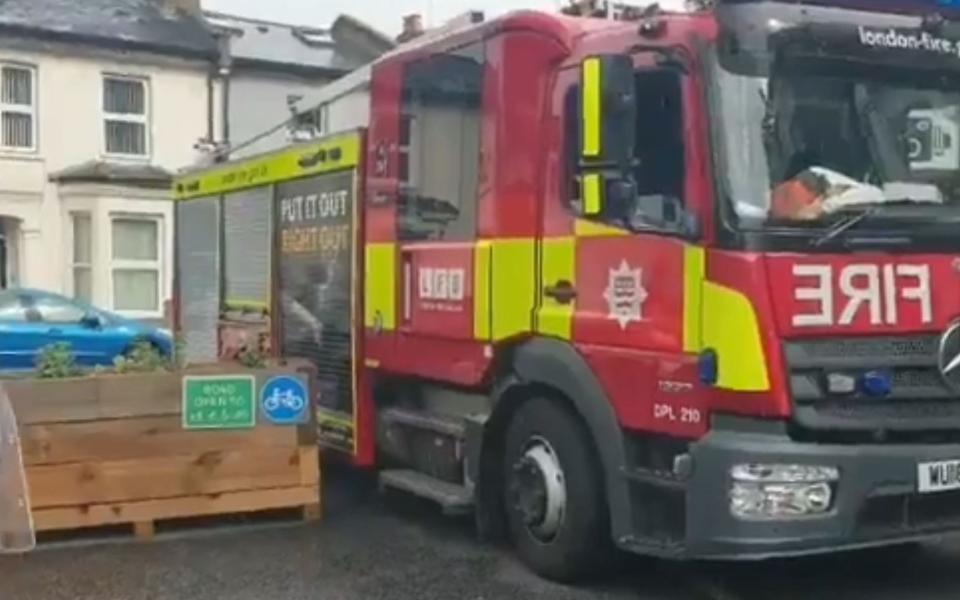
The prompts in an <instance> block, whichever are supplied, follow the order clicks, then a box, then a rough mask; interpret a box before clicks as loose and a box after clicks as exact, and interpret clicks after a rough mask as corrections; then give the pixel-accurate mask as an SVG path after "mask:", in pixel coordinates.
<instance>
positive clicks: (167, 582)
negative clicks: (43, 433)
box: [0, 473, 960, 600]
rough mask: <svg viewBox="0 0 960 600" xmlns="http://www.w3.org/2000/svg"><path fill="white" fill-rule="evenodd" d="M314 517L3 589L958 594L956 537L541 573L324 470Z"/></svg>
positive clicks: (193, 533)
mask: <svg viewBox="0 0 960 600" xmlns="http://www.w3.org/2000/svg"><path fill="white" fill-rule="evenodd" d="M329 479H330V480H331V481H330V483H329V484H328V487H327V495H326V502H327V506H326V512H325V515H324V520H323V522H321V523H319V524H317V523H311V524H304V523H300V522H294V521H281V522H274V521H268V522H254V523H251V524H244V525H229V526H224V527H219V528H203V529H194V530H189V531H187V532H183V531H181V532H176V533H170V534H163V535H161V536H160V538H158V539H157V540H156V541H153V542H148V543H138V542H135V541H133V540H132V539H130V537H129V536H124V537H121V538H118V539H110V540H107V541H103V540H93V541H76V540H73V541H69V542H62V541H61V542H56V543H52V544H47V545H43V546H41V547H40V548H39V549H38V550H37V551H35V552H34V553H31V554H29V555H26V556H16V557H11V556H8V557H0V600H219V599H221V598H225V599H230V600H308V599H309V600H379V599H390V600H407V599H409V600H432V599H444V600H447V599H458V600H459V599H464V600H498V599H501V598H502V599H510V600H527V599H529V600H580V599H587V598H590V599H598V600H603V599H609V600H619V599H627V598H631V599H643V600H679V599H691V600H754V599H758V600H759V599H770V600H793V599H796V600H810V599H816V600H820V599H834V598H837V599H867V598H869V599H870V600H886V599H891V600H892V599H900V598H907V597H909V598H911V600H924V599H931V600H932V599H948V598H949V599H953V598H957V597H960V569H958V568H957V565H958V564H960V542H958V541H952V542H949V543H942V544H939V545H930V546H923V547H908V548H901V549H890V550H880V551H869V552H857V553H851V554H842V555H833V556H828V557H821V558H808V559H797V560H790V561H774V562H766V563H752V564H700V563H692V564H691V563H687V564H678V563H670V562H664V561H657V560H652V559H642V558H635V557H625V558H624V559H623V561H622V563H623V564H622V565H621V566H620V567H619V568H618V569H617V571H616V572H615V573H613V574H611V575H610V576H609V577H608V578H606V579H604V580H603V581H601V582H597V583H594V584H591V585H587V586H581V587H565V586H560V585H556V584H553V583H550V582H547V581H544V580H542V579H539V578H537V577H536V576H534V575H533V574H531V573H530V572H528V571H527V570H526V569H525V568H524V567H523V566H522V565H521V564H519V563H518V562H517V561H516V560H515V559H514V558H513V556H512V555H511V554H510V552H509V550H508V549H505V548H500V547H496V546H491V545H483V544H480V543H478V542H476V541H475V539H474V538H473V536H472V531H471V527H470V523H469V521H468V520H450V519H447V518H444V517H442V516H440V515H439V512H438V511H437V510H436V509H434V507H432V506H430V505H427V504H425V503H421V502H419V501H412V500H409V499H403V498H397V497H394V496H389V497H382V496H379V495H378V494H376V493H375V490H374V489H373V486H372V485H371V484H370V482H369V481H368V480H366V479H364V478H358V477H356V476H354V475H350V474H343V473H335V474H334V476H333V477H331V478H329Z"/></svg>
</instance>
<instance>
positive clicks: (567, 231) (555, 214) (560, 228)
mask: <svg viewBox="0 0 960 600" xmlns="http://www.w3.org/2000/svg"><path fill="white" fill-rule="evenodd" d="M578 78H579V70H578V69H577V68H576V66H570V67H567V68H565V69H563V70H561V71H560V72H559V73H558V75H557V78H556V81H555V83H554V86H553V93H552V94H551V98H550V106H549V108H548V110H547V113H546V115H545V117H544V128H543V131H544V141H545V143H544V148H543V161H544V169H543V170H544V186H543V190H544V201H543V204H544V205H543V208H542V209H541V210H542V211H543V235H544V236H546V237H553V236H566V235H571V234H572V233H573V214H572V213H571V211H570V209H569V208H568V205H567V203H568V199H569V197H570V190H569V186H570V185H572V180H571V177H570V174H569V173H567V159H566V157H567V153H568V152H570V148H569V146H568V145H569V144H576V140H568V139H566V137H567V136H566V127H565V108H566V106H565V104H566V96H567V92H568V91H569V90H570V89H571V88H572V86H574V85H576V83H577V80H578Z"/></svg>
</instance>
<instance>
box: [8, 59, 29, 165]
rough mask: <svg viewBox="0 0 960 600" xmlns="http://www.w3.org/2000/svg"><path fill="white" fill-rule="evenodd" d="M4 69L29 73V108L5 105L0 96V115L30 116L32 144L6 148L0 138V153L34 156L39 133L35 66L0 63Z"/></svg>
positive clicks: (19, 105) (21, 105)
mask: <svg viewBox="0 0 960 600" xmlns="http://www.w3.org/2000/svg"><path fill="white" fill-rule="evenodd" d="M2 67H6V68H9V69H20V70H22V71H27V72H28V73H30V99H31V100H33V103H32V104H31V105H30V106H26V105H24V104H6V103H4V102H3V97H2V96H0V113H5V112H11V113H17V114H21V115H29V116H30V127H31V136H30V137H31V141H32V142H33V144H32V145H31V146H29V147H27V146H6V145H4V143H3V138H2V136H0V152H5V153H15V154H35V153H36V152H37V146H38V144H37V134H38V133H39V127H37V67H36V65H30V64H26V63H19V62H11V61H0V68H2Z"/></svg>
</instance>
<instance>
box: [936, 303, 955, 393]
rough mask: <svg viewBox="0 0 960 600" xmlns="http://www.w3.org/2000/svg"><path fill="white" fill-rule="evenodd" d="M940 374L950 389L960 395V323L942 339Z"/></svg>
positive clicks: (953, 326)
mask: <svg viewBox="0 0 960 600" xmlns="http://www.w3.org/2000/svg"><path fill="white" fill-rule="evenodd" d="M939 363H940V374H941V375H942V376H943V380H944V381H945V382H946V383H947V385H948V386H950V388H951V389H952V390H953V391H954V392H956V393H960V321H957V322H956V323H954V324H953V325H951V326H950V327H949V328H948V329H947V330H946V331H945V332H944V334H943V337H941V338H940V359H939Z"/></svg>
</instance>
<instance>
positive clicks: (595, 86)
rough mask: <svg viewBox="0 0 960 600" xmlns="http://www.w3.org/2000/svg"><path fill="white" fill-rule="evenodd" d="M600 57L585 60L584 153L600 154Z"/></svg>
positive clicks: (594, 155)
mask: <svg viewBox="0 0 960 600" xmlns="http://www.w3.org/2000/svg"><path fill="white" fill-rule="evenodd" d="M600 81H601V78H600V59H597V58H588V59H587V60H585V61H583V148H582V150H583V155H584V156H586V157H591V158H592V157H597V156H599V155H600V122H601V118H602V116H603V115H602V114H601V110H602V109H601V107H600Z"/></svg>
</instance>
